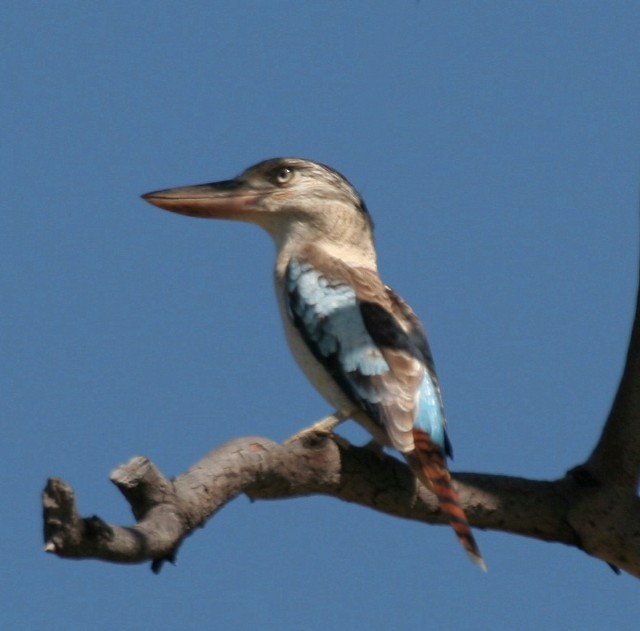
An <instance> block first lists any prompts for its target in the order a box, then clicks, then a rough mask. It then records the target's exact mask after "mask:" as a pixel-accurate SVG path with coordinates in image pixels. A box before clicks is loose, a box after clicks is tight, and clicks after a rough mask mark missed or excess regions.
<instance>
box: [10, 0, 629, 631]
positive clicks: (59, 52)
mask: <svg viewBox="0 0 640 631" xmlns="http://www.w3.org/2000/svg"><path fill="white" fill-rule="evenodd" d="M0 35H1V41H2V61H1V64H2V65H1V68H2V77H1V79H2V90H1V97H0V99H1V102H2V113H1V123H2V140H1V145H2V169H0V177H1V186H2V197H3V207H4V211H3V212H2V214H1V217H0V221H1V225H0V238H1V239H2V243H1V244H0V254H1V256H2V267H1V269H2V277H1V282H2V287H1V292H2V293H1V295H2V300H3V305H4V306H3V309H2V310H1V315H0V317H1V318H2V328H1V331H2V356H3V362H2V384H3V385H2V388H3V392H4V395H3V402H4V404H3V414H2V417H3V418H2V439H1V440H0V463H1V464H0V466H1V467H2V471H1V473H2V480H3V502H2V506H3V507H2V520H1V522H0V523H1V526H0V527H1V529H2V537H0V554H1V557H2V565H3V569H2V572H1V574H0V594H1V595H0V603H1V604H0V626H2V628H3V629H47V630H62V629H65V630H66V629H80V628H83V629H84V628H92V629H98V630H102V629H105V630H107V629H116V628H118V629H133V628H143V629H151V628H153V629H158V630H164V629H172V630H173V629H187V630H189V629H200V628H203V627H205V628H218V629H255V628H265V629H310V630H315V629H320V630H322V631H326V630H327V629H341V628H349V629H368V630H369V629H395V628H398V629H399V628H402V629H424V628H435V629H444V628H447V629H497V628H510V629H538V628H540V627H543V628H547V629H549V628H551V629H578V628H579V629H602V628H615V629H635V628H637V625H638V616H639V615H640V598H639V591H638V589H639V585H638V582H637V580H636V579H633V578H631V577H629V576H624V575H623V576H620V577H617V576H615V575H614V574H613V573H612V572H611V570H610V569H609V568H608V567H607V566H606V564H604V563H603V562H601V561H598V560H595V559H592V558H590V557H588V556H586V555H585V554H582V553H580V552H578V551H577V550H575V549H570V548H566V547H564V546H561V545H557V544H545V543H541V542H537V541H532V540H529V539H524V538H519V537H515V536H510V535H506V534H503V533H494V532H479V533H478V539H479V542H480V545H481V548H482V550H483V553H484V555H485V558H486V560H487V563H488V565H489V573H488V574H487V575H483V574H482V573H481V572H479V571H477V569H476V568H475V567H474V566H473V565H471V564H470V563H469V562H468V560H467V559H466V556H465V555H464V554H463V553H462V552H461V550H460V549H459V547H458V546H457V544H456V542H455V540H454V538H453V536H452V534H451V532H450V531H449V529H446V528H441V527H432V526H425V525H421V524H415V523H409V522H404V521H401V520H398V519H393V518H390V517H387V516H384V515H381V514H377V513H374V512H373V511H370V510H365V509H363V508H359V507H356V506H351V505H347V504H343V503H341V502H339V501H337V500H334V499H329V498H308V499H300V500H293V501H280V502H273V503H266V502H262V503H257V504H254V505H251V504H250V503H249V502H248V501H247V499H246V498H244V497H241V498H239V499H238V500H236V501H235V502H234V503H232V504H231V505H229V506H228V507H226V508H225V509H224V510H223V511H222V512H221V513H220V514H219V515H217V516H216V517H215V518H214V519H213V521H211V522H210V523H209V524H208V525H207V526H206V528H204V529H203V530H198V531H197V532H196V533H195V534H194V535H193V536H192V537H190V538H189V539H188V540H187V541H186V542H185V544H184V546H183V548H182V550H181V551H180V555H179V564H178V566H177V567H171V566H167V567H165V568H164V569H163V571H162V573H161V574H160V575H159V576H154V575H152V574H151V572H150V570H149V567H148V565H144V566H132V567H123V566H115V565H108V564H105V563H99V562H95V561H83V562H75V561H67V560H60V559H58V558H56V557H54V556H48V555H46V554H45V553H44V552H43V551H42V540H41V517H40V506H39V500H40V497H39V496H40V491H41V489H42V487H43V486H44V483H45V480H46V478H47V477H48V476H51V475H56V476H60V477H62V478H64V479H65V480H67V481H68V482H69V483H71V484H72V485H73V486H74V488H75V489H76V491H77V497H78V501H79V505H80V509H81V511H82V512H83V514H94V513H97V514H99V515H100V516H101V517H103V518H105V519H107V520H109V521H115V522H117V523H123V524H128V523H131V516H130V514H129V512H128V508H127V505H126V503H125V502H124V501H123V500H122V499H121V498H120V497H119V494H118V492H117V490H116V489H115V488H114V487H112V485H111V484H110V483H109V482H108V474H109V472H110V471H111V469H113V468H114V467H115V466H116V465H117V464H119V463H121V462H125V461H127V460H128V459H129V458H130V457H132V456H134V455H137V454H144V455H147V456H149V457H150V458H151V459H152V460H153V461H154V462H155V463H156V464H157V465H158V466H159V467H160V468H161V469H162V470H163V472H164V473H165V474H167V475H177V474H179V473H180V472H182V471H184V470H185V469H186V468H187V467H189V466H190V465H191V464H192V463H193V462H195V461H196V460H197V459H199V458H200V457H201V456H203V455H204V454H205V453H206V452H207V451H208V450H209V449H211V448H213V447H215V446H216V445H218V444H220V443H222V442H224V441H226V440H228V439H231V438H233V437H236V436H243V435H251V434H257V435H264V436H269V437H271V438H274V439H277V440H281V439H284V438H285V437H287V436H288V435H290V434H292V433H293V432H295V431H296V430H297V429H299V428H300V427H302V426H305V425H307V424H309V423H310V422H312V421H314V420H316V419H317V418H319V417H321V416H322V415H324V414H325V413H327V412H328V411H329V408H328V406H327V405H326V404H325V403H324V402H323V401H322V400H321V399H320V397H319V396H318V395H317V394H316V393H315V392H314V391H313V390H312V389H311V387H310V386H309V385H308V384H307V383H306V381H305V379H304V378H303V376H302V375H301V374H300V372H299V371H298V369H297V367H296V366H295V365H294V363H293V361H292V359H291V358H290V357H289V354H288V351H287V349H286V347H285V343H284V339H283V336H282V333H281V328H280V323H279V321H278V315H277V312H276V307H275V300H274V296H273V290H272V286H271V265H272V259H273V245H272V244H271V243H270V241H269V239H268V237H267V236H266V235H265V234H262V233H261V232H260V231H259V230H257V229H256V228H252V227H250V226H246V225H243V224H231V223H228V224H227V223H224V222H206V221H203V220H196V219H190V218H185V217H181V216H177V215H172V214H170V213H164V212H162V211H160V210H158V209H155V208H153V207H151V206H148V205H147V204H145V203H144V202H142V201H141V200H140V199H139V197H138V196H139V195H140V194H141V193H144V192H146V191H148V190H153V189H158V188H164V187H169V186H175V185H181V184H190V183H198V182H206V181H212V180H216V179H223V178H227V177H231V176H233V175H235V174H237V173H238V172H240V171H241V170H243V169H244V168H245V167H246V166H248V165H250V164H253V163H254V162H257V161H259V160H261V159H264V158H267V157H272V156H277V155H298V156H303V157H308V158H313V159H316V160H320V161H323V162H326V163H328V164H331V165H332V166H334V167H335V168H337V169H338V170H340V171H342V172H343V173H344V174H345V175H346V176H347V177H348V178H349V179H350V180H351V181H352V182H353V183H354V185H355V186H356V187H357V188H358V189H359V190H360V192H361V193H362V194H363V196H364V197H365V199H366V201H367V204H368V206H369V208H370V210H371V212H372V214H373V216H374V218H375V221H376V227H377V244H378V249H379V255H380V267H381V271H382V274H383V277H384V279H385V281H386V282H388V283H389V284H391V285H392V286H393V287H394V288H396V289H397V290H398V291H399V292H400V293H401V294H402V295H403V296H404V297H405V298H406V299H407V300H408V301H409V302H410V303H411V304H412V305H413V307H414V308H415V310H416V311H417V312H418V313H419V314H420V316H421V317H422V318H423V320H424V321H425V323H426V325H427V328H428V330H429V334H430V340H431V343H432V347H433V350H434V353H435V356H436V361H437V365H438V370H439V374H440V378H441V382H442V384H443V390H444V396H445V404H446V407H447V411H448V416H449V423H450V428H451V436H452V439H453V443H454V447H455V451H456V460H455V462H454V463H453V467H454V469H457V470H465V471H481V472H490V473H501V474H512V475H522V476H529V477H533V478H540V479H552V478H555V477H557V476H562V475H563V473H564V472H565V471H566V470H567V469H568V468H570V467H572V466H574V465H575V464H577V463H579V462H581V461H582V460H584V459H585V458H586V457H587V456H588V454H589V453H590V450H591V449H592V447H593V446H594V444H595V441H596V440H597V438H598V436H599V433H600V430H601V427H602V423H603V420H604V418H605V416H606V414H607V411H608V408H609V405H610V402H611V399H612V396H613V394H614V392H615V388H616V386H617V382H618V379H619V375H620V372H621V368H622V365H623V359H624V353H625V350H626V344H627V339H628V334H629V329H630V324H631V318H632V314H633V305H634V301H635V291H636V277H637V258H638V247H637V244H638V203H639V202H638V200H639V189H640V186H639V183H640V168H639V166H640V5H639V4H638V3H637V2H590V1H587V0H579V1H575V2H555V1H554V2H481V3H476V2H445V1H443V2H427V1H422V2H413V1H410V0H406V1H399V2H344V1H325V2H299V1H298V2H297V1H286V2H285V1H283V2H275V1H273V2H267V1H263V2H258V1H253V2H249V1H245V2H242V1H238V0H234V1H231V0H229V1H219V2H192V3H185V2H168V1H161V2H139V1H138V2H136V1H134V2H131V1H127V2H124V1H105V2H100V3H98V2H95V3H86V2H72V1H61V2H48V3H45V2H29V1H27V0H20V1H18V0H13V1H12V0H7V1H6V2H3V3H2V8H1V9H0ZM344 433H345V434H346V435H347V436H348V437H349V438H351V439H352V440H354V441H364V440H366V437H365V436H364V434H362V433H361V432H360V431H359V430H358V429H357V428H354V427H349V428H347V427H345V428H344Z"/></svg>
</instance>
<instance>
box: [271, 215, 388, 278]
mask: <svg viewBox="0 0 640 631" xmlns="http://www.w3.org/2000/svg"><path fill="white" fill-rule="evenodd" d="M305 228H306V227H305V226H301V227H300V230H296V229H295V228H293V229H292V230H290V231H289V232H288V233H287V237H286V238H284V239H274V241H275V243H276V248H277V256H276V277H277V278H282V277H283V276H284V273H285V270H286V268H287V265H288V264H289V261H290V260H291V259H292V258H295V257H302V258H305V250H307V249H308V248H309V247H312V248H313V249H314V250H316V251H317V252H318V253H319V254H320V255H322V256H325V257H327V258H329V259H338V260H340V261H342V262H343V263H346V264H347V265H349V266H351V267H360V268H366V269H371V270H374V271H377V269H378V267H377V257H376V251H375V248H374V245H373V240H372V238H371V235H370V234H362V232H361V231H358V232H355V231H354V232H353V233H349V232H348V231H343V232H342V233H340V232H337V233H334V234H336V237H338V235H339V238H332V237H331V236H330V235H326V234H318V233H312V234H305Z"/></svg>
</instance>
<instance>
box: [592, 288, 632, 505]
mask: <svg viewBox="0 0 640 631" xmlns="http://www.w3.org/2000/svg"><path fill="white" fill-rule="evenodd" d="M586 467H587V468H588V470H589V472H590V474H591V475H592V476H593V477H594V478H595V479H599V480H606V481H608V482H610V483H614V484H616V485H620V486H622V487H627V488H628V490H629V492H630V493H633V494H634V495H635V493H636V489H637V487H638V475H639V474H640V287H639V288H638V297H637V300H636V313H635V318H634V321H633V327H632V330H631V340H630V341H629V349H628V351H627V360H626V363H625V367H624V372H623V374H622V379H621V380H620V385H619V386H618V392H617V393H616V397H615V399H614V401H613V405H612V407H611V411H610V412H609V417H608V419H607V422H606V424H605V426H604V430H603V432H602V435H601V437H600V440H599V441H598V444H597V445H596V447H595V449H594V451H593V453H592V454H591V456H590V458H589V460H588V461H587V463H586Z"/></svg>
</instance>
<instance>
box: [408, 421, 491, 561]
mask: <svg viewBox="0 0 640 631" xmlns="http://www.w3.org/2000/svg"><path fill="white" fill-rule="evenodd" d="M413 442H414V445H415V451H414V452H413V454H411V457H410V458H409V461H410V463H411V464H412V465H413V467H414V468H415V470H416V473H417V475H418V477H419V479H420V480H421V481H422V482H423V483H424V484H426V485H427V488H429V489H430V490H431V491H433V493H435V495H436V496H437V498H438V501H439V502H440V510H442V512H443V513H444V514H445V515H446V516H447V519H448V520H449V524H450V525H451V527H452V528H453V530H454V532H455V533H456V537H458V541H460V543H461V544H462V546H463V547H464V549H465V550H466V551H467V554H468V555H469V558H470V559H471V560H472V561H473V562H474V563H475V564H476V565H478V566H479V567H480V568H481V569H482V570H484V571H485V572H486V571H487V566H486V565H485V563H484V560H483V559H482V554H481V553H480V548H478V544H477V543H476V540H475V538H474V536H473V533H472V532H471V526H470V525H469V522H468V521H467V516H466V515H465V512H464V510H462V507H461V506H460V502H459V501H458V494H457V493H456V490H455V489H454V488H453V484H452V483H451V474H450V473H449V469H448V468H447V464H446V462H445V459H444V455H443V453H442V450H441V449H440V447H438V445H436V443H434V442H433V441H432V440H431V436H429V434H428V433H427V432H424V431H422V430H420V429H416V428H414V430H413Z"/></svg>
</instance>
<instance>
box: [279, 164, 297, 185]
mask: <svg viewBox="0 0 640 631" xmlns="http://www.w3.org/2000/svg"><path fill="white" fill-rule="evenodd" d="M293 175H294V171H293V169H291V168H289V167H282V168H280V169H278V170H277V171H276V172H275V173H274V180H275V181H276V184H278V185H279V186H284V185H285V184H289V182H291V180H292V179H293Z"/></svg>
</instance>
